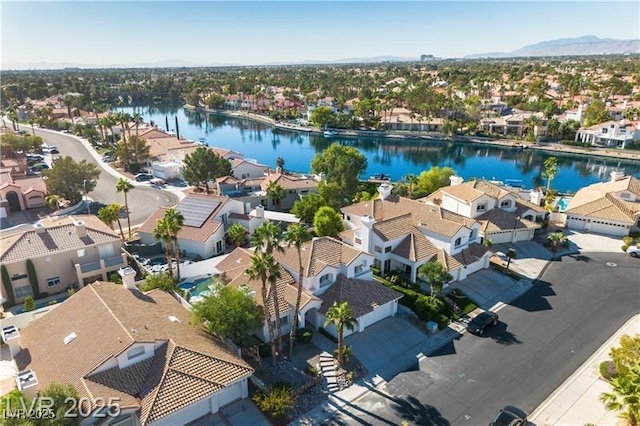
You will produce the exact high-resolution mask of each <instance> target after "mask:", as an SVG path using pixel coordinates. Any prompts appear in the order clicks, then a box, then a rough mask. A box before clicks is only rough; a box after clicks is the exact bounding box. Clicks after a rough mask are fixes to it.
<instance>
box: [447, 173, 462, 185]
mask: <svg viewBox="0 0 640 426" xmlns="http://www.w3.org/2000/svg"><path fill="white" fill-rule="evenodd" d="M449 182H451V186H456V185H460V184H461V183H462V182H464V178H463V177H461V176H455V175H454V176H451V177H450V178H449Z"/></svg>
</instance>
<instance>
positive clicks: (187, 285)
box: [178, 277, 217, 296]
mask: <svg viewBox="0 0 640 426" xmlns="http://www.w3.org/2000/svg"><path fill="white" fill-rule="evenodd" d="M216 282H217V280H216V279H215V278H213V277H207V278H198V279H197V280H195V281H187V282H183V283H181V284H179V285H178V287H180V288H181V289H183V290H188V291H189V293H191V296H200V295H202V294H203V293H205V292H210V291H211V289H209V286H210V285H211V284H214V283H216Z"/></svg>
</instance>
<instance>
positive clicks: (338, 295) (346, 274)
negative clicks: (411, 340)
mask: <svg viewBox="0 0 640 426" xmlns="http://www.w3.org/2000/svg"><path fill="white" fill-rule="evenodd" d="M300 253H301V259H302V268H303V273H302V277H300V271H299V264H298V253H297V250H296V249H295V248H286V249H285V251H284V253H280V252H274V254H273V255H274V258H275V260H276V261H277V262H278V264H279V265H280V271H281V274H280V275H281V277H280V279H279V280H278V283H277V285H278V294H279V296H280V297H281V299H282V302H281V303H280V323H281V325H282V332H283V333H287V332H288V331H289V330H290V327H291V324H292V320H293V314H294V311H295V300H296V295H297V287H298V285H297V283H299V282H302V288H303V293H302V294H303V297H302V304H301V309H300V313H299V317H298V324H299V327H304V326H305V324H306V325H307V326H311V327H313V328H316V329H317V328H320V327H324V322H325V320H326V316H325V315H326V313H327V310H328V309H329V308H331V306H332V305H333V303H334V302H339V303H340V302H344V301H346V302H347V303H348V304H349V306H350V307H351V309H352V311H353V313H354V315H355V317H356V319H357V322H358V326H357V327H356V329H355V330H354V331H353V332H359V331H363V330H364V329H365V328H366V327H368V326H370V325H372V324H374V323H376V322H378V321H380V320H381V319H384V318H386V317H388V316H393V315H395V314H396V313H397V310H398V300H399V299H400V297H402V294H400V293H398V292H396V291H393V290H391V289H389V288H387V287H385V286H383V285H381V284H379V283H377V282H375V281H374V280H373V279H372V278H373V277H372V272H371V269H370V268H371V266H372V265H373V256H371V255H370V254H369V253H366V252H364V251H362V250H358V249H356V248H354V247H350V246H349V245H347V244H344V243H342V242H340V241H338V240H336V239H333V238H330V237H322V238H314V239H313V240H311V241H309V242H306V243H304V244H303V245H302V247H301V250H300ZM252 254H253V253H252V252H251V251H250V250H246V249H242V248H238V249H236V250H234V251H233V252H232V253H231V254H230V255H229V256H228V257H227V258H225V259H224V260H223V261H222V262H220V264H218V265H217V266H216V269H218V270H219V271H220V272H221V273H222V274H223V275H224V276H226V277H227V279H231V282H230V284H229V285H246V286H248V287H249V288H251V289H253V290H254V291H255V296H254V297H255V298H256V303H258V304H261V301H260V300H258V299H259V298H260V296H259V295H260V292H259V289H260V286H261V283H259V282H251V281H250V280H249V279H248V277H247V275H246V274H245V270H246V269H247V268H248V267H249V265H250V263H251V261H250V257H251V255H252ZM270 309H271V308H270ZM271 315H272V318H271V320H272V322H274V321H275V317H273V311H271ZM263 328H264V329H263V330H262V337H263V340H265V341H266V340H268V334H267V329H266V324H265V326H264V327H263ZM327 330H328V331H329V332H331V333H333V334H334V335H335V334H336V332H335V329H334V328H333V327H332V326H330V327H327ZM350 333H351V331H347V330H345V336H346V335H348V334H350Z"/></svg>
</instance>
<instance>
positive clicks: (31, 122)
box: [29, 118, 36, 136]
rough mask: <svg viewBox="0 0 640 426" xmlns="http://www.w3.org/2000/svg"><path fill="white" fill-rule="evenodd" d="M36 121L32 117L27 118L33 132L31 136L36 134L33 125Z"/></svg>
mask: <svg viewBox="0 0 640 426" xmlns="http://www.w3.org/2000/svg"><path fill="white" fill-rule="evenodd" d="M35 123H36V120H35V119H33V118H30V119H29V124H31V133H32V134H33V136H35V135H36V128H35V127H34V126H33V125H34V124H35Z"/></svg>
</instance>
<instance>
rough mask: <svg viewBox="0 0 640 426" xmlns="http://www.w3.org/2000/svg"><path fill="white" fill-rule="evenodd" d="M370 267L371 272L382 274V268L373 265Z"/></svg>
mask: <svg viewBox="0 0 640 426" xmlns="http://www.w3.org/2000/svg"><path fill="white" fill-rule="evenodd" d="M370 269H371V272H373V275H377V276H380V268H376V267H374V266H372V267H371V268H370Z"/></svg>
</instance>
